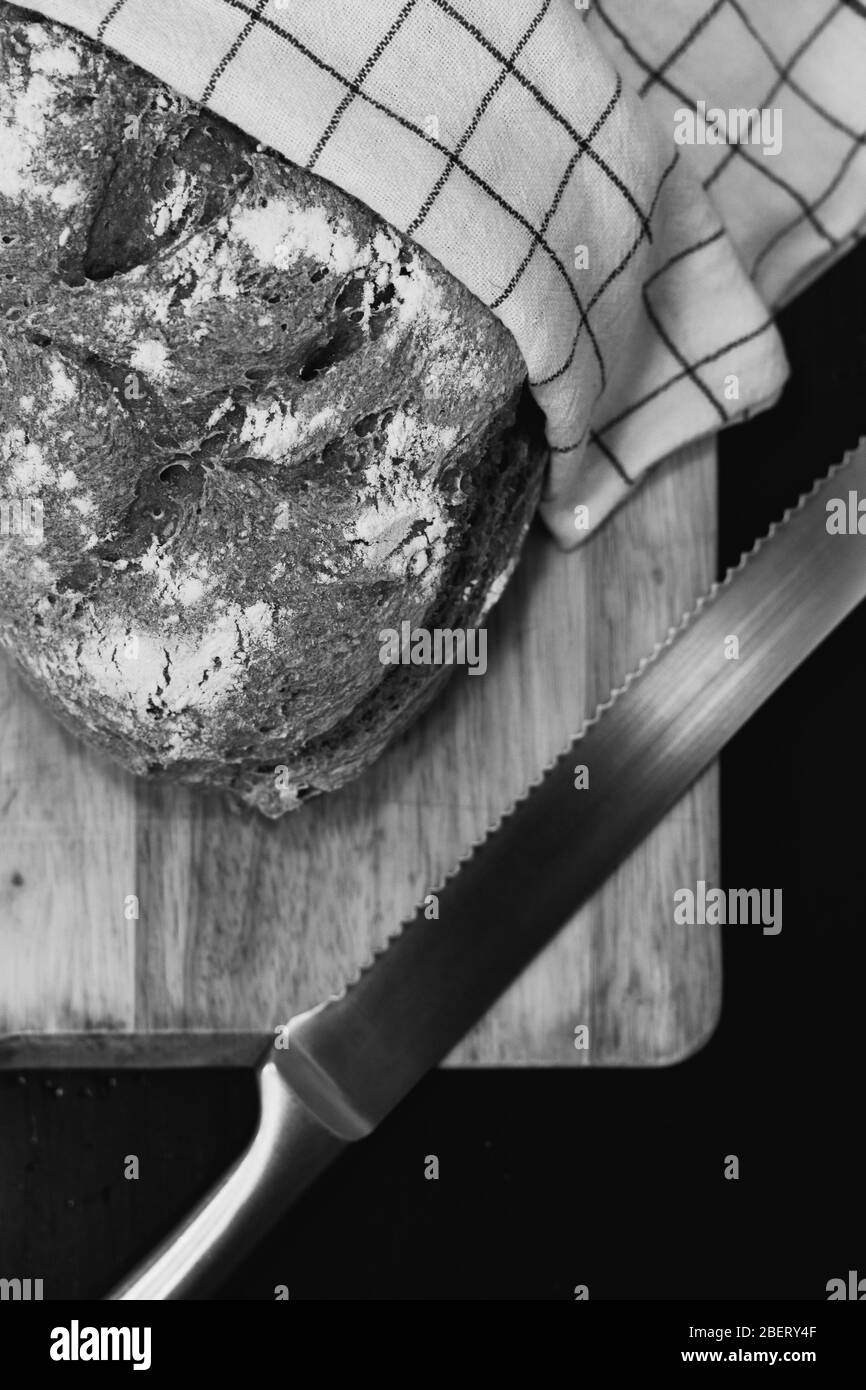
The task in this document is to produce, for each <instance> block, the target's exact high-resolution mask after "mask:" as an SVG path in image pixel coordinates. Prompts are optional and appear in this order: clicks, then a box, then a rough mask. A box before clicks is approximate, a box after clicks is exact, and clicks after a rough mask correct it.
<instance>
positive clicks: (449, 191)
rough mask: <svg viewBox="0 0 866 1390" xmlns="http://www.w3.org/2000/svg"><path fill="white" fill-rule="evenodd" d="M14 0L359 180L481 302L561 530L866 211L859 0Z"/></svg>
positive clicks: (552, 517)
mask: <svg viewBox="0 0 866 1390" xmlns="http://www.w3.org/2000/svg"><path fill="white" fill-rule="evenodd" d="M23 3H25V4H29V5H30V7H31V8H33V9H36V10H39V11H40V12H42V13H43V14H44V15H46V16H48V17H50V18H54V19H58V20H61V21H63V22H65V23H67V24H70V25H72V26H74V27H77V28H79V29H80V30H82V31H83V32H84V33H86V34H88V35H90V36H91V37H95V38H97V39H100V40H102V41H103V42H105V43H106V44H108V45H110V46H111V47H113V48H115V49H117V50H118V51H119V52H120V53H122V54H124V55H125V56H126V57H127V58H129V59H131V60H132V61H133V62H134V63H137V64H139V65H140V66H141V67H143V68H145V69H148V70H149V71H151V72H152V73H154V74H155V75H156V76H157V77H159V78H161V79H162V80H163V81H165V82H167V83H168V84H170V85H171V86H173V87H174V88H176V89H177V90H179V91H180V92H182V93H184V94H185V95H186V96H188V97H191V98H194V99H195V100H197V101H199V102H202V103H204V104H205V105H206V106H209V107H210V108H212V109H213V110H214V111H215V112H217V114H219V115H220V116H223V117H224V118H225V119H226V120H228V121H230V122H232V123H234V124H235V125H237V126H240V127H241V128H242V129H244V130H245V131H247V132H248V133H249V134H250V135H252V136H254V137H255V138H256V139H258V140H260V141H262V142H263V143H265V144H267V145H269V146H272V147H273V148H275V149H277V150H279V151H281V152H282V153H283V154H284V155H286V156H287V157H288V158H289V159H290V160H292V161H293V162H294V163H295V164H297V165H300V166H301V167H302V168H305V169H310V170H313V171H314V172H315V173H316V174H319V175H322V176H323V177H324V178H326V179H329V180H330V181H331V182H332V183H335V184H337V185H338V186H339V187H341V188H343V189H344V190H345V191H346V192H348V193H350V194H353V195H354V196H355V197H356V198H359V199H361V200H362V201H363V202H365V203H366V204H367V205H368V206H369V207H371V208H373V209H374V210H375V211H376V212H377V213H379V214H380V215H381V216H382V217H384V218H385V219H386V220H387V221H389V222H390V223H392V224H393V225H394V226H395V227H397V228H398V229H399V230H400V231H401V232H403V233H405V234H407V235H409V236H410V237H412V238H414V239H415V240H416V241H417V242H419V243H420V244H421V245H423V246H424V247H425V248H426V249H427V250H428V251H429V252H431V253H432V254H433V255H434V256H435V257H437V258H438V259H439V260H440V261H441V262H442V264H443V265H444V266H446V267H447V269H448V270H449V271H451V273H452V274H453V275H455V276H456V277H457V278H458V279H460V280H462V281H463V282H464V284H466V285H467V286H468V287H469V289H470V290H472V291H473V293H474V294H476V295H477V296H478V298H479V299H481V300H483V302H484V303H485V304H487V305H489V306H490V308H491V309H492V310H493V312H494V313H495V314H496V315H497V316H498V317H499V318H500V319H501V320H502V321H503V323H505V324H506V325H507V327H508V328H509V329H510V330H511V332H512V333H513V335H514V337H515V339H516V341H517V343H518V345H519V347H520V349H521V351H522V352H523V355H524V357H525V359H526V363H527V367H528V372H529V380H530V384H531V387H532V391H533V394H534V396H535V398H536V400H537V401H538V403H539V404H540V406H541V407H542V409H543V411H544V413H545V416H546V420H547V436H548V441H549V444H550V447H551V459H550V469H549V475H548V483H547V488H546V493H545V497H544V500H543V502H542V512H543V515H544V516H545V519H546V520H547V522H548V524H549V526H550V527H551V529H552V531H553V532H554V534H555V535H556V537H557V538H558V539H559V541H560V542H561V543H562V544H563V545H564V546H566V547H571V546H573V545H575V544H577V543H578V542H579V541H580V540H582V539H583V538H584V537H585V536H586V534H588V531H589V530H592V529H594V528H595V526H597V525H598V523H599V522H600V521H602V520H603V519H604V517H605V516H607V515H608V514H609V513H610V512H611V511H612V510H613V509H614V508H615V507H616V506H617V505H618V504H619V503H620V502H621V501H622V500H623V499H624V498H626V497H627V496H628V495H629V492H630V490H631V489H632V488H633V487H634V485H635V483H636V482H637V480H638V479H639V478H640V477H641V475H642V474H644V473H645V472H646V470H647V469H648V468H649V467H650V466H651V465H652V464H653V463H655V462H657V461H658V460H659V459H661V458H662V457H664V456H665V455H666V454H668V453H669V452H670V451H671V450H673V449H675V448H677V447H678V446H680V445H682V444H684V443H686V442H688V441H689V440H693V439H696V438H698V437H700V436H703V435H706V434H707V433H710V432H712V431H714V430H717V429H719V428H720V427H721V426H723V425H725V424H727V423H729V422H730V421H733V420H738V419H743V418H744V417H745V416H747V415H748V414H750V413H752V412H754V411H755V410H757V409H759V408H761V407H764V406H767V405H769V404H771V403H772V402H773V400H775V399H776V397H777V396H778V393H779V391H780V389H781V387H782V385H783V383H784V380H785V375H786V370H787V368H786V363H785V358H784V353H783V350H782V347H781V343H780V340H779V337H778V334H777V332H776V330H775V328H774V326H773V320H772V312H771V311H772V309H774V308H776V307H777V306H778V305H779V304H780V303H782V302H783V301H784V300H785V299H786V298H788V297H790V296H791V294H792V293H793V292H794V291H795V290H797V289H798V288H800V287H802V286H803V285H804V284H805V283H807V282H808V281H810V280H811V279H813V278H814V277H815V276H816V275H817V274H819V273H820V272H821V271H822V270H823V269H824V268H825V267H826V266H827V265H829V264H830V262H831V261H833V260H834V259H835V258H836V257H838V256H839V255H840V254H841V253H842V252H844V251H845V250H847V249H848V248H849V247H850V246H851V245H853V244H854V242H855V241H856V240H857V239H858V237H859V236H860V234H861V233H862V231H863V230H864V227H866V151H864V143H866V6H864V4H861V3H858V2H857V0H784V3H781V0H248V3H244V2H243V0H41V2H40V0H23ZM703 103H705V104H706V105H705V106H703V105H702V104H703ZM699 104H701V105H699ZM750 108H755V110H756V115H757V116H758V117H759V118H760V119H754V120H749V119H745V118H746V112H747V110H748V109H750ZM699 110H700V113H701V114H700V116H699V115H698V114H697V113H698V111H699ZM738 111H740V112H741V113H742V118H743V119H741V117H739V116H738V115H737V112H738ZM715 112H722V113H725V114H724V116H723V117H722V119H721V121H720V118H719V116H718V115H717V114H714V113H715ZM729 112H730V113H732V114H731V115H730V116H728V114H727V113H729ZM722 141H725V142H726V143H721V142H722ZM584 509H585V510H584Z"/></svg>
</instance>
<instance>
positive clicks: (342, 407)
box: [0, 3, 545, 816]
mask: <svg viewBox="0 0 866 1390" xmlns="http://www.w3.org/2000/svg"><path fill="white" fill-rule="evenodd" d="M524 380H525V367H524V363H523V360H522V358H521V356H520V353H519V351H518V349H517V346H516V344H515V343H514V340H513V338H512V337H511V335H510V333H509V332H508V331H507V329H505V327H504V326H503V325H502V324H500V323H499V321H498V320H497V319H496V318H495V317H494V316H493V315H492V314H491V313H490V312H489V310H487V309H486V307H485V306H484V305H482V304H481V303H480V301H478V300H477V299H476V298H475V297H474V296H473V295H472V294H471V293H470V292H469V291H468V290H467V289H466V288H465V287H464V286H462V285H461V284H459V283H458V282H457V281H456V280H454V279H453V277H451V276H450V275H449V274H448V273H447V272H446V271H445V270H444V269H443V268H442V267H441V266H440V265H439V264H438V262H436V261H435V260H434V259H433V258H432V257H430V256H429V255H427V254H426V253H425V252H424V251H423V250H422V249H421V248H419V247H418V246H416V245H415V244H414V243H412V242H410V241H409V240H407V239H406V238H405V237H403V236H401V235H400V234H399V233H398V232H397V231H396V230H395V229H394V228H392V227H390V226H389V225H388V224H386V223H385V222H384V221H382V220H381V219H380V218H378V217H377V216H375V215H374V214H373V213H372V212H371V211H370V210H369V209H367V208H366V207H364V206H363V205H362V204H360V203H358V202H357V201H355V200H354V199H352V198H350V197H349V196H348V195H346V194H343V193H342V192H341V191H340V190H338V189H336V188H335V187H333V186H332V185H330V184H328V183H326V182H325V181H324V180H321V179H319V178H318V177H316V176H315V175H312V174H309V173H307V172H305V171H303V170H300V169H298V168H296V167H295V166H293V165H291V164H290V163H289V162H288V161H286V160H285V159H283V158H282V157H280V156H279V155H276V154H274V153H272V152H270V151H268V150H266V149H263V148H262V147H260V146H257V145H256V144H255V142H253V141H252V140H250V139H249V138H248V137H246V136H245V135H244V134H243V133H242V132H239V131H237V130H235V129H233V128H232V127H230V126H228V125H226V124H225V123H224V122H222V121H220V120H219V119H218V118H216V117H215V116H213V115H211V114H210V113H209V112H207V111H204V110H202V109H201V108H199V107H197V106H196V105H195V104H194V103H192V102H189V101H187V100H186V99H185V98H183V97H181V96H180V95H178V94H177V93H175V92H173V91H172V90H171V89H169V88H168V87H166V86H164V85H163V84H161V83H159V82H157V81H156V80H155V79H153V78H151V77H150V76H149V75H148V74H146V73H144V72H141V71H140V70H138V69H136V68H135V67H133V66H132V65H131V64H129V63H127V62H125V61H124V60H123V59H121V58H119V57H117V56H116V55H114V54H112V53H110V52H109V51H107V50H104V49H102V48H101V47H99V46H98V45H96V44H95V43H91V42H90V41H89V40H87V39H86V38H84V37H82V36H80V35H77V34H74V33H72V32H71V31H69V30H67V29H65V28H63V27H61V26H58V25H53V24H50V23H46V22H43V21H41V20H37V19H36V18H34V17H33V16H32V15H31V16H28V14H27V13H26V12H25V11H23V10H21V9H20V8H18V7H15V6H12V5H9V4H4V3H0V499H3V500H4V502H5V504H6V511H7V514H8V515H13V513H14V507H15V505H16V504H22V505H24V504H26V505H30V506H32V504H33V503H34V501H36V502H38V503H39V505H40V506H41V512H42V533H41V535H39V536H37V535H34V534H30V535H24V534H14V533H13V534H11V535H8V536H6V537H3V538H0V642H2V645H3V647H4V649H5V650H6V651H8V652H9V653H10V654H11V656H12V657H13V659H14V661H15V662H16V664H17V665H18V667H19V669H20V670H21V671H22V672H23V674H24V676H25V678H26V679H27V680H28V682H29V683H30V684H31V685H32V686H33V688H34V689H35V690H36V691H37V693H38V694H40V696H41V697H42V698H43V699H45V700H47V701H48V702H49V704H50V705H51V707H52V708H53V709H54V710H55V712H56V713H57V714H58V715H59V716H60V717H61V718H62V719H63V720H64V722H65V723H66V724H67V725H68V726H69V727H70V728H72V729H73V730H75V731H76V732H77V733H79V734H81V735H82V736H84V737H85V738H87V739H88V740H90V741H91V742H92V743H94V744H96V745H97V746H99V747H100V748H102V749H103V750H105V751H106V752H107V753H109V754H110V755H112V756H113V757H115V758H116V759H118V760H119V761H121V762H122V763H123V764H124V765H125V766H126V767H128V768H129V769H131V770H132V771H133V772H135V773H137V774H140V775H143V776H148V777H160V778H170V779H181V780H184V781H190V782H196V783H201V784H205V785H209V786H215V787H219V788H222V789H224V790H226V791H228V792H229V793H231V794H232V795H233V796H234V797H235V798H239V799H240V800H241V801H243V802H246V803H247V804H249V805H251V806H255V807H256V808H257V809H258V810H259V811H261V812H263V813H264V814H266V815H268V816H279V815H281V814H283V813H284V812H285V811H288V810H291V809H293V808H294V807H296V806H297V805H298V804H299V803H300V802H302V801H303V800H304V799H306V798H307V797H309V796H312V795H314V794H316V793H318V792H322V791H328V790H332V789H334V788H336V787H338V786H340V785H341V784H342V783H344V782H345V781H347V780H348V779H349V778H351V777H354V776H355V775H357V774H358V773H359V772H360V771H362V770H363V768H364V767H365V766H367V765H368V764H369V763H370V762H371V761H372V760H373V759H374V758H375V757H376V756H377V755H378V754H379V753H380V752H381V751H382V749H383V748H384V747H385V745H386V744H387V743H388V742H389V741H390V740H391V739H392V738H393V737H394V736H395V734H397V733H398V732H399V731H400V730H402V729H403V728H405V727H406V725H407V724H408V723H409V722H410V721H411V720H412V719H413V718H414V717H415V716H416V715H417V714H418V713H419V712H420V711H421V710H422V709H423V708H424V706H425V705H426V704H428V703H429V701H430V700H431V699H432V698H433V696H434V695H435V693H436V691H437V690H438V689H439V688H440V686H441V684H442V682H443V681H444V680H445V679H447V678H448V675H449V674H450V673H451V671H452V670H453V668H451V667H430V666H427V667H418V666H383V665H382V663H381V661H380V649H381V645H382V644H381V639H380V633H381V631H382V630H383V629H387V628H394V629H398V630H399V629H400V626H401V623H403V622H405V621H408V622H410V623H411V624H412V625H413V626H423V627H426V628H428V629H430V628H434V627H439V628H451V629H459V628H469V627H473V626H475V625H476V624H477V623H478V622H479V621H481V620H482V618H483V615H484V613H485V612H486V610H487V609H488V608H489V606H490V604H491V603H492V602H493V600H494V598H495V597H497V596H498V594H499V592H501V589H502V587H503V585H504V580H505V578H506V577H507V575H508V573H510V571H511V569H512V568H513V566H514V563H515V561H516V559H517V556H518V554H519V551H520V547H521V543H522V540H523V538H524V536H525V533H526V530H527V528H528V525H529V522H530V520H531V517H532V515H533V513H534V510H535V507H536V504H537V501H538V496H539V492H540V487H541V480H542V472H543V467H544V462H545V450H544V446H543V442H542V437H541V431H540V428H539V426H538V421H537V418H536V416H535V413H534V407H532V405H531V403H529V401H528V397H527V395H526V393H525V392H524V391H523V389H522V388H523V384H524ZM22 514H23V513H22Z"/></svg>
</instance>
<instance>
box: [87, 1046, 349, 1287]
mask: <svg viewBox="0 0 866 1390" xmlns="http://www.w3.org/2000/svg"><path fill="white" fill-rule="evenodd" d="M258 1085H259V1099H260V1102H261V1113H260V1116H259V1123H258V1128H257V1129H256V1133H255V1135H254V1137H253V1139H252V1141H251V1143H250V1145H249V1147H248V1148H247V1150H246V1152H245V1153H244V1154H242V1155H241V1157H240V1158H239V1159H238V1161H237V1163H235V1165H234V1166H233V1167H232V1168H230V1169H229V1171H228V1172H227V1173H226V1174H225V1176H224V1177H223V1178H222V1179H221V1180H220V1181H219V1182H218V1183H217V1185H216V1187H214V1188H213V1190H212V1191H211V1192H210V1193H209V1194H208V1195H207V1196H206V1197H205V1198H204V1200H203V1201H202V1202H201V1203H200V1204H199V1206H198V1207H197V1208H196V1209H195V1211H193V1212H192V1214H191V1215H190V1216H189V1217H187V1219H186V1220H185V1221H184V1222H183V1224H182V1225H180V1226H178V1227H177V1229H176V1230H175V1231H173V1232H172V1233H171V1235H169V1236H168V1237H167V1239H166V1240H165V1241H163V1243H162V1244H161V1245H160V1246H159V1247H158V1249H156V1250H155V1251H154V1252H153V1254H152V1255H150V1256H149V1257H148V1258H147V1259H146V1260H144V1261H143V1263H142V1264H140V1265H139V1266H138V1268H137V1269H135V1270H134V1271H133V1273H132V1274H131V1275H129V1276H128V1278H126V1279H125V1280H124V1281H123V1283H121V1284H119V1285H118V1286H117V1288H115V1289H113V1290H112V1292H111V1293H110V1294H109V1295H108V1301H115V1302H116V1301H120V1300H133V1299H141V1300H148V1301H158V1300H162V1299H182V1298H193V1299H194V1298H199V1297H202V1296H204V1295H206V1293H207V1292H208V1290H209V1289H210V1288H211V1287H212V1286H213V1285H214V1284H216V1283H218V1282H220V1280H222V1279H223V1278H225V1276H226V1275H227V1274H228V1272H229V1271H230V1270H231V1269H232V1268H234V1266H235V1265H236V1264H238V1263H239V1262H240V1261H241V1260H242V1259H243V1258H244V1256H245V1255H246V1254H248V1253H249V1251H250V1249H251V1248H252V1247H253V1246H254V1245H255V1243H256V1241H257V1240H258V1239H259V1238H260V1237H261V1236H263V1235H264V1234H265V1233H266V1232H267V1230H268V1229H269V1228H270V1227H271V1226H272V1225H273V1223H274V1222H275V1221H276V1219H277V1218H278V1217H279V1216H280V1214H281V1213H282V1212H283V1211H285V1210H286V1209H287V1208H288V1207H290V1206H291V1205H292V1203H293V1202H294V1201H295V1200H296V1199H297V1198H298V1197H300V1195H301V1194H302V1193H303V1192H304V1191H305V1190H306V1188H307V1187H309V1186H310V1184H311V1183H312V1182H313V1180H314V1179H315V1178H316V1177H318V1175H319V1174H320V1173H321V1172H322V1171H323V1170H324V1169H325V1168H327V1167H328V1166H329V1165H330V1164H331V1163H332V1162H333V1161H334V1159H336V1158H337V1157H338V1155H339V1154H340V1153H341V1152H342V1151H343V1150H344V1149H345V1148H346V1147H347V1144H346V1142H345V1141H344V1140H342V1139H338V1138H337V1136H336V1135H335V1134H333V1133H332V1132H331V1131H330V1130H329V1129H326V1128H325V1127H324V1125H322V1124H320V1123H319V1121H318V1120H317V1119H315V1117H314V1116H313V1115H312V1114H311V1113H310V1111H309V1110H308V1109H307V1108H306V1106H305V1105H304V1104H303V1103H302V1102H301V1101H300V1100H299V1099H298V1097H297V1095H296V1094H295V1092H294V1091H293V1090H292V1088H291V1086H290V1085H289V1084H288V1082H287V1081H286V1080H285V1079H284V1077H283V1076H282V1075H281V1074H280V1072H279V1070H278V1068H277V1066H276V1065H275V1063H274V1062H273V1061H266V1062H264V1063H263V1064H262V1065H261V1066H260V1067H259V1070H258Z"/></svg>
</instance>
